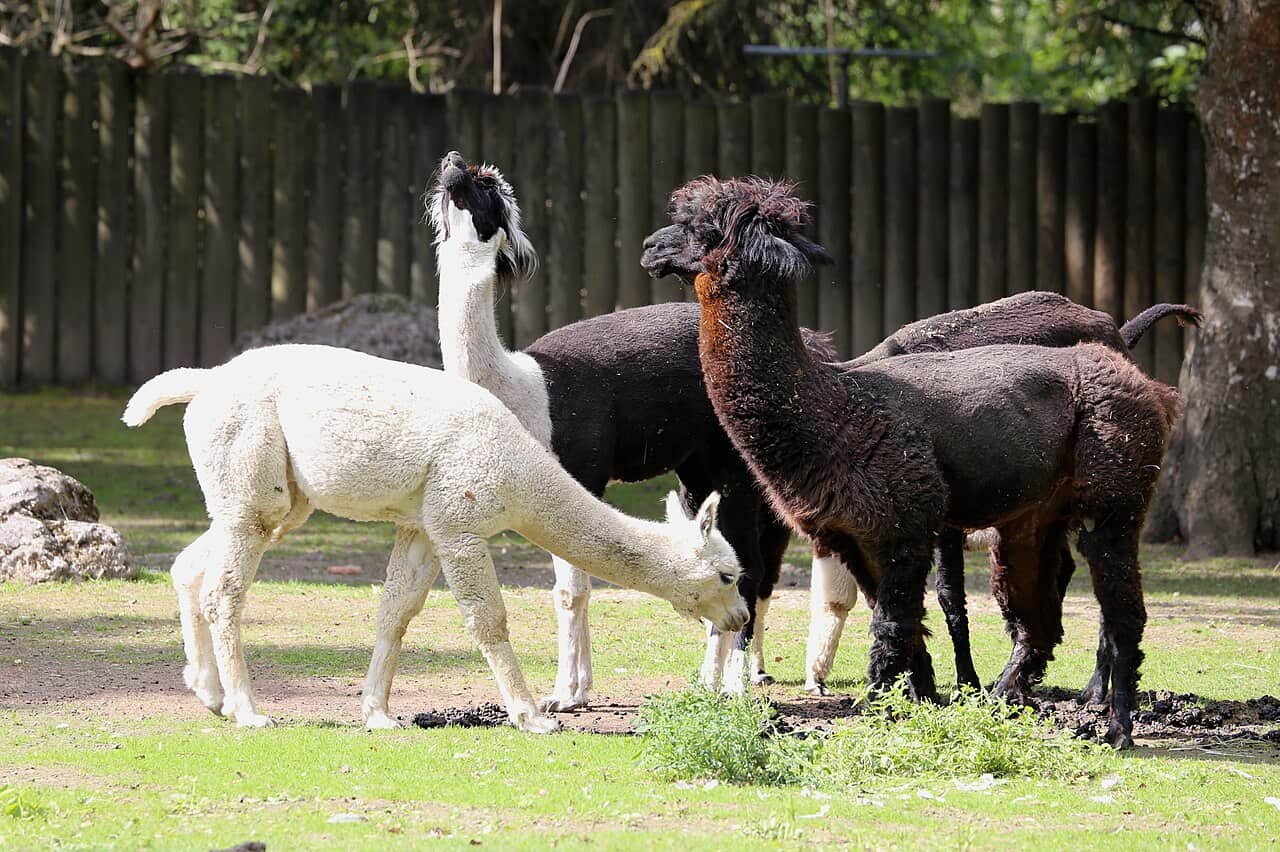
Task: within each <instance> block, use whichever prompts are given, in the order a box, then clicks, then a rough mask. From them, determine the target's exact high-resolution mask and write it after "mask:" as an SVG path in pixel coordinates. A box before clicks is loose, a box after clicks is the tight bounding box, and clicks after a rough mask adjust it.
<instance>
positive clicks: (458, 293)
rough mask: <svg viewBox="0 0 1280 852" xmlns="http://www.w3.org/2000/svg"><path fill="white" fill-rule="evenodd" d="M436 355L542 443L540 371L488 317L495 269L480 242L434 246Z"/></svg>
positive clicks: (547, 426)
mask: <svg viewBox="0 0 1280 852" xmlns="http://www.w3.org/2000/svg"><path fill="white" fill-rule="evenodd" d="M437 257H438V258H439V262H440V302H439V306H438V310H437V313H438V317H439V321H440V355H441V357H442V359H443V361H444V369H445V372H447V373H453V374H455V375H457V376H461V377H462V378H464V379H466V380H468V381H470V382H474V383H476V384H478V385H480V386H481V387H482V388H484V389H485V390H487V391H489V392H490V393H492V394H493V395H494V396H496V397H497V398H498V399H500V400H501V401H502V403H503V404H504V405H506V406H507V408H509V409H511V411H512V412H513V413H514V414H515V415H516V417H517V418H519V420H520V423H521V424H522V425H523V426H524V427H525V428H526V429H528V430H529V431H530V432H532V433H533V436H534V437H535V438H537V439H538V441H539V442H540V443H542V444H543V446H550V443H551V418H550V414H549V413H548V405H547V390H546V385H545V381H544V379H543V376H542V371H541V370H540V369H539V368H538V365H537V363H535V362H534V360H533V359H532V358H530V357H529V356H528V355H525V354H524V353H522V352H511V351H508V350H507V348H506V347H505V346H503V344H502V338H501V337H500V336H499V335H498V323H497V319H496V318H495V317H494V308H493V305H494V301H493V296H494V287H495V285H496V283H497V278H498V275H497V271H496V269H495V264H494V256H493V254H492V252H491V251H489V250H488V247H487V246H485V245H483V244H477V243H466V242H462V241H457V242H445V243H442V244H441V245H440V248H439V251H438V252H437Z"/></svg>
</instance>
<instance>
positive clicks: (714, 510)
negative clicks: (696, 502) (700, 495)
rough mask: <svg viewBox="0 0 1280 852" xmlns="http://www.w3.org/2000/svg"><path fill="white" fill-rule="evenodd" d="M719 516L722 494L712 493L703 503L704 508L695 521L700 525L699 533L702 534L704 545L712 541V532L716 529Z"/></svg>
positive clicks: (700, 510)
mask: <svg viewBox="0 0 1280 852" xmlns="http://www.w3.org/2000/svg"><path fill="white" fill-rule="evenodd" d="M719 516H720V492H719V491H712V492H711V493H710V494H708V495H707V499H706V500H703V501H702V508H700V509H699V510H698V516H697V517H696V518H695V519H694V521H695V523H697V525H698V532H700V533H702V543H703V544H706V543H707V542H708V541H709V540H710V539H711V531H712V530H714V529H715V528H716V521H717V520H718V519H719Z"/></svg>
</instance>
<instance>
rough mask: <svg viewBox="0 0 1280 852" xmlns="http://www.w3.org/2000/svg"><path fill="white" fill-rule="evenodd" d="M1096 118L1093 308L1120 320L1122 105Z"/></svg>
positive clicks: (1101, 111) (1124, 123)
mask: <svg viewBox="0 0 1280 852" xmlns="http://www.w3.org/2000/svg"><path fill="white" fill-rule="evenodd" d="M1097 117H1098V130H1097V136H1098V154H1097V159H1096V163H1097V168H1096V170H1095V172H1096V175H1097V179H1098V184H1097V186H1098V192H1097V202H1098V212H1097V215H1096V217H1095V221H1096V223H1097V227H1096V230H1095V231H1094V243H1093V306H1094V307H1095V308H1097V309H1098V310H1100V311H1102V312H1103V313H1107V314H1110V315H1111V316H1112V317H1113V318H1114V319H1117V320H1118V319H1120V316H1121V314H1122V312H1123V311H1124V301H1123V293H1124V290H1123V285H1124V254H1125V252H1124V230H1125V224H1124V220H1125V156H1126V150H1127V147H1126V142H1125V130H1126V127H1127V125H1128V120H1127V112H1126V107H1125V104H1124V102H1123V101H1113V102H1111V103H1107V104H1103V105H1102V106H1101V107H1099V108H1098V110H1097Z"/></svg>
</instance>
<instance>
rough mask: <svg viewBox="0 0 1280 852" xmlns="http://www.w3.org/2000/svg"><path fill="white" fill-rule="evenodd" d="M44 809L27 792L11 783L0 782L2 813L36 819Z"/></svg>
mask: <svg viewBox="0 0 1280 852" xmlns="http://www.w3.org/2000/svg"><path fill="white" fill-rule="evenodd" d="M41 813H43V809H42V808H41V807H40V806H39V805H37V804H36V803H35V802H33V801H31V799H30V798H28V796H27V794H26V793H25V792H23V791H22V790H20V789H18V788H17V787H14V786H11V785H9V784H0V814H3V815H4V816H6V817H10V818H12V819H35V818H36V817H38V816H40V814H41Z"/></svg>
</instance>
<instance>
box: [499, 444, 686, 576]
mask: <svg viewBox="0 0 1280 852" xmlns="http://www.w3.org/2000/svg"><path fill="white" fill-rule="evenodd" d="M514 473H515V474H516V475H515V477H514V479H515V482H516V483H517V488H518V490H519V491H520V492H522V493H523V495H524V497H525V499H523V500H522V501H520V503H519V505H520V507H521V509H520V516H519V517H518V518H515V519H514V520H513V523H512V529H514V530H515V531H516V532H518V533H520V534H521V535H523V536H524V537H525V538H527V539H529V540H530V541H532V542H533V543H534V544H536V545H537V546H538V547H541V548H542V549H543V550H549V551H551V552H552V553H554V554H555V555H556V556H559V557H560V558H562V559H564V560H565V561H567V562H569V563H570V564H572V565H574V566H575V567H577V568H580V569H582V570H583V571H585V572H587V573H588V574H590V575H591V576H593V577H598V578H600V579H602V580H607V581H608V582H610V583H616V584H617V585H619V586H625V587H627V588H630V589H637V590H639V591H642V592H647V593H649V594H651V595H655V596H657V597H660V598H663V599H665V600H669V601H670V600H673V597H677V596H678V595H679V591H680V590H679V588H678V583H677V577H676V574H675V570H676V566H677V563H679V562H680V561H681V560H683V559H686V558H687V559H692V558H693V555H694V554H693V549H692V547H691V546H688V547H687V550H688V552H687V553H686V552H684V551H685V549H686V546H685V545H682V543H681V542H680V541H679V540H678V536H677V535H675V532H674V530H673V528H672V527H671V526H670V525H669V524H663V523H658V522H656V521H645V520H641V519H639V518H633V517H631V516H630V515H626V514H624V513H622V512H619V511H618V510H617V509H615V508H613V507H612V506H610V505H609V504H608V503H605V502H604V501H603V500H599V499H597V498H596V497H594V496H593V495H592V494H591V493H590V492H589V491H587V490H586V489H585V488H583V487H582V486H581V485H579V484H578V483H577V482H576V481H574V479H573V478H572V477H570V476H569V475H568V474H567V473H566V472H565V471H564V469H563V468H562V467H560V466H559V465H558V464H557V463H556V462H555V459H554V458H552V457H551V456H549V455H546V454H542V458H540V459H536V458H532V457H531V458H527V459H525V460H524V461H523V463H522V464H521V465H520V469H519V470H518V471H514ZM513 503H515V501H513Z"/></svg>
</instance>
